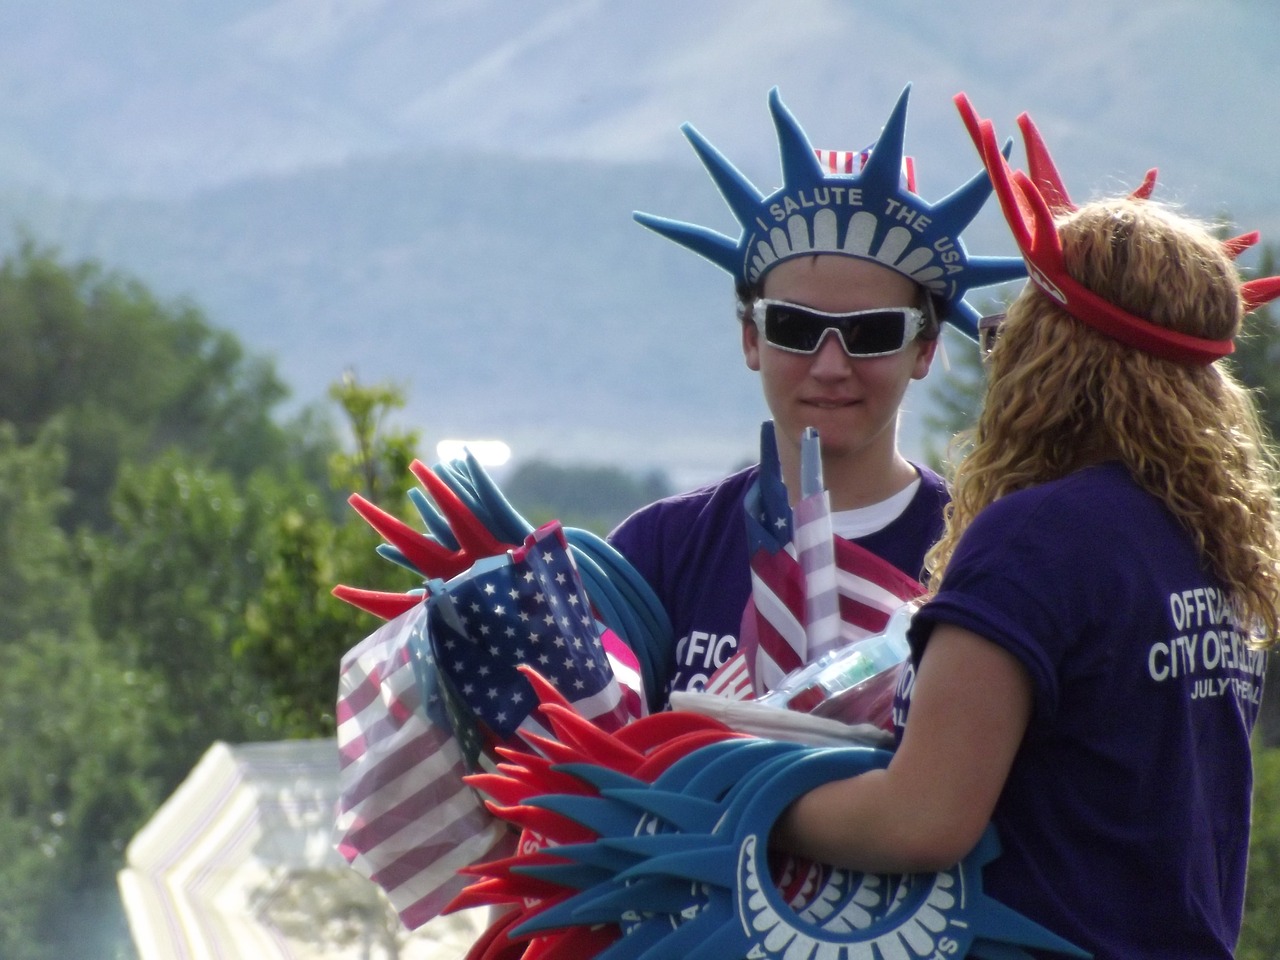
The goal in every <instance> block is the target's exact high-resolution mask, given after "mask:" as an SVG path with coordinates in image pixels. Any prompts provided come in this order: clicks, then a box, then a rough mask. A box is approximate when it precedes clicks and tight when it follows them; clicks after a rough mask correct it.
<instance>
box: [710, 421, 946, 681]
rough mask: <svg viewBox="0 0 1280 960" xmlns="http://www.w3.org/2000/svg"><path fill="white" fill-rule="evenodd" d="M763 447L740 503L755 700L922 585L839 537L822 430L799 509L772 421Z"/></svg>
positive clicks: (805, 445)
mask: <svg viewBox="0 0 1280 960" xmlns="http://www.w3.org/2000/svg"><path fill="white" fill-rule="evenodd" d="M760 446H761V456H760V475H759V478H758V480H757V483H756V485H755V486H753V488H752V489H751V490H749V491H748V493H747V496H746V498H745V500H744V510H745V513H746V523H747V531H748V542H749V544H750V549H751V599H750V601H749V602H748V605H747V610H746V613H745V614H744V616H743V627H742V630H741V631H740V641H739V653H740V655H741V656H742V657H743V659H744V661H745V663H746V666H747V668H748V669H749V671H750V675H751V686H752V692H753V694H754V696H756V697H759V696H761V695H763V694H764V693H767V692H768V691H770V690H772V689H774V688H775V687H776V686H777V685H778V684H779V683H780V682H781V681H782V679H783V678H784V677H785V676H786V675H787V674H789V673H791V672H793V671H795V670H798V669H799V668H800V667H802V666H804V665H806V664H808V663H812V662H813V661H814V660H817V659H818V658H819V657H821V656H823V655H824V654H826V653H829V652H831V651H832V650H835V649H837V648H839V647H843V646H846V645H848V644H850V643H853V642H856V641H858V640H862V639H865V638H866V637H870V636H873V635H875V634H877V633H880V632H881V631H883V630H884V628H885V626H886V625H887V624H888V622H889V617H890V615H891V614H892V613H893V612H894V611H895V610H897V609H898V608H899V607H901V606H902V605H903V603H905V602H907V601H908V600H912V599H914V598H916V597H918V596H920V595H921V594H922V593H923V592H924V587H923V586H922V585H921V584H920V583H918V582H917V581H915V580H913V579H911V578H910V577H908V576H907V575H906V574H904V573H902V572H901V571H900V570H898V569H897V568H896V567H894V566H893V565H892V564H890V563H888V562H887V561H885V560H882V559H881V558H880V557H877V556H876V555H875V554H873V553H871V552H870V551H868V550H866V549H864V548H862V547H860V546H858V545H857V544H855V543H851V542H850V541H848V540H844V539H843V538H841V537H837V536H835V535H834V533H833V531H832V527H831V509H830V500H829V498H828V496H827V494H826V492H825V490H824V489H823V487H822V479H821V460H820V457H819V451H820V448H819V443H818V435H817V432H816V431H814V430H812V429H810V430H808V431H806V433H805V436H804V438H803V439H802V447H801V473H802V477H801V494H802V496H801V498H800V500H799V501H798V502H797V504H796V508H795V510H794V513H793V511H792V509H791V507H790V505H789V504H788V502H787V493H786V487H785V485H784V484H783V482H782V473H781V468H780V466H779V464H778V455H777V443H776V439H775V437H774V434H773V425H772V423H766V424H765V425H764V428H762V430H761V443H760ZM732 664H733V661H732V660H731V661H730V662H729V663H727V664H725V666H724V667H723V668H722V671H724V672H725V673H726V675H727V676H732V675H733V674H734V671H735V670H736V669H737V668H736V667H733V668H731V665H732ZM716 679H717V678H716V677H712V681H711V682H715V681H716ZM722 684H723V681H722Z"/></svg>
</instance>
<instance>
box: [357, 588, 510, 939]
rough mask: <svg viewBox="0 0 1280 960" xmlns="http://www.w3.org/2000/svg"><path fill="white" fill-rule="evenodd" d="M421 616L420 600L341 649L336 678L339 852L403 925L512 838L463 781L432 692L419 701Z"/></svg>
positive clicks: (456, 748)
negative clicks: (461, 872)
mask: <svg viewBox="0 0 1280 960" xmlns="http://www.w3.org/2000/svg"><path fill="white" fill-rule="evenodd" d="M426 622H427V610H426V607H425V605H422V604H419V605H418V606H417V607H414V608H413V609H412V610H409V611H408V612H406V613H404V614H401V615H400V616H399V617H397V618H396V619H395V620H392V621H390V622H388V623H386V624H384V625H383V626H382V627H381V628H380V629H379V630H377V631H376V632H375V633H373V634H372V635H371V636H369V637H367V638H366V639H365V640H364V641H363V642H361V643H360V644H358V645H357V646H356V647H354V648H353V649H352V650H351V651H349V652H348V653H347V655H346V656H345V657H344V658H343V661H342V668H341V673H340V675H339V680H338V713H337V720H338V754H339V782H340V785H341V794H340V797H339V800H338V816H337V823H336V831H337V834H338V850H339V852H341V853H342V855H343V856H344V857H345V858H346V859H347V861H348V862H349V863H350V864H351V866H352V867H354V868H355V869H356V870H357V871H358V872H359V873H361V874H363V875H364V876H366V877H368V878H369V879H370V880H372V881H373V882H374V883H376V884H378V886H380V887H381V888H382V889H383V890H384V891H385V892H386V894H387V897H388V898H389V899H390V901H391V904H392V906H393V907H394V908H395V910H396V912H397V913H398V914H399V915H400V919H401V921H402V922H403V923H404V925H405V926H406V927H408V928H409V929H411V930H414V929H417V928H418V927H420V926H422V924H424V923H426V922H427V921H428V920H430V919H431V918H433V917H435V916H437V915H438V914H439V913H440V911H441V910H442V909H443V908H444V906H445V905H446V904H447V903H448V902H449V901H450V900H452V899H453V897H454V896H456V895H457V894H458V893H459V892H460V891H461V890H462V889H463V888H464V887H465V886H466V884H467V881H466V879H465V878H463V877H459V876H458V874H457V870H458V869H459V868H461V867H465V866H468V865H469V864H471V863H474V862H476V861H478V860H488V859H490V858H492V857H495V856H499V855H502V854H504V853H505V852H506V851H507V847H508V846H509V845H510V843H511V838H510V835H509V833H508V831H507V830H506V828H505V827H504V826H503V825H502V824H500V823H499V822H497V821H496V820H494V819H493V817H492V816H490V815H489V812H488V811H487V810H485V808H484V806H483V805H482V804H481V802H480V800H479V799H478V798H477V797H476V795H475V793H474V792H473V791H472V790H471V788H470V787H468V786H467V785H466V784H464V783H463V782H462V777H463V776H464V775H465V774H466V773H467V769H466V764H465V763H464V760H463V751H462V747H461V745H460V744H459V742H458V741H457V740H456V739H455V738H454V736H453V731H452V729H451V728H450V726H449V724H448V721H447V720H446V719H445V717H444V714H443V702H442V701H441V699H440V698H439V695H438V692H430V691H428V692H427V693H426V696H427V698H428V702H427V703H424V698H423V689H422V687H420V686H419V683H418V680H417V677H416V676H415V669H414V664H413V662H412V654H411V651H412V650H413V649H415V648H417V649H424V648H426V646H427V645H426V644H424V643H422V642H421V640H422V634H423V631H424V630H425V627H426ZM415 640H417V641H419V642H417V643H415V642H414V641H415ZM424 666H425V667H426V669H424V670H420V671H419V672H421V673H424V674H425V675H426V676H428V677H430V676H433V673H434V671H433V670H432V669H431V665H430V664H426V665H424Z"/></svg>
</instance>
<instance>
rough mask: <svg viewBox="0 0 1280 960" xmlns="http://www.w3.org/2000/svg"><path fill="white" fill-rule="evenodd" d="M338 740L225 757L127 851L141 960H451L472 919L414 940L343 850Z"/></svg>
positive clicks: (474, 928) (257, 748)
mask: <svg viewBox="0 0 1280 960" xmlns="http://www.w3.org/2000/svg"><path fill="white" fill-rule="evenodd" d="M337 795H338V752H337V746H336V744H335V743H334V741H332V740H307V741H281V742H273V743H253V744H243V745H238V746H232V745H229V744H226V743H220V742H219V743H214V744H213V745H212V746H211V747H210V748H209V750H208V751H207V752H206V753H205V755H204V756H203V757H202V758H201V760H200V762H199V763H198V764H196V766H195V768H194V769H193V770H192V771H191V774H190V775H189V776H188V777H187V779H186V780H185V781H184V782H183V783H182V784H181V785H180V786H179V787H178V789H177V790H176V791H174V793H173V795H172V796H171V797H170V798H169V799H168V800H167V801H166V802H165V803H164V804H163V805H162V806H161V807H160V809H159V810H158V811H157V812H156V813H155V815H154V816H153V817H152V818H151V820H150V821H148V822H147V824H146V825H145V826H144V827H143V828H142V829H141V830H140V831H139V832H138V834H137V835H136V836H135V837H134V838H133V840H132V841H131V842H130V844H129V847H128V849H127V851H126V857H125V861H126V863H125V868H124V869H123V870H122V871H121V872H120V874H119V885H120V893H121V896H122V898H123V901H124V907H125V912H126V914H127V916H128V919H129V928H130V931H131V933H132V935H133V940H134V943H135V945H136V947H137V950H138V956H139V957H140V958H141V960H232V958H235V960H238V958H253V960H276V958H280V960H295V958H296V960H302V958H306V960H328V958H333V960H339V958H341V960H357V958H359V960H373V958H400V960H410V958H413V960H427V958H432V960H435V958H439V960H445V958H448V960H453V958H458V957H461V956H463V955H464V954H465V953H466V951H467V949H468V948H469V947H470V946H471V944H472V943H474V941H475V939H476V937H477V936H478V935H479V933H480V931H481V930H482V929H483V925H484V918H483V917H477V916H474V915H461V916H458V917H449V918H442V919H441V920H437V921H434V922H433V923H430V924H428V925H427V926H425V927H423V928H421V929H420V930H418V931H416V932H414V933H413V934H409V933H408V932H407V931H405V930H404V929H403V928H402V927H401V926H400V923H399V920H398V919H397V918H396V916H395V913H394V911H393V910H392V909H391V907H390V905H389V904H388V903H387V902H386V900H385V898H384V897H383V895H382V893H381V891H380V890H378V889H377V887H375V886H374V885H373V884H371V883H369V882H368V881H367V880H365V879H364V878H363V877H361V876H359V875H358V874H357V873H356V872H355V871H354V870H352V869H351V868H350V867H348V866H347V864H346V862H345V861H344V860H343V859H342V857H341V856H339V855H338V853H337V851H336V850H335V849H334V847H333V820H334V809H335V804H336V802H337Z"/></svg>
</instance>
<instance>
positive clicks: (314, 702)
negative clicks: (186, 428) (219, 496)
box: [234, 374, 418, 737]
mask: <svg viewBox="0 0 1280 960" xmlns="http://www.w3.org/2000/svg"><path fill="white" fill-rule="evenodd" d="M330 397H331V398H332V399H333V400H334V401H335V402H337V403H338V404H339V406H340V407H341V409H342V412H343V414H344V415H345V417H346V420H347V427H348V428H349V431H350V436H351V438H352V447H353V448H352V450H351V451H350V452H346V451H338V452H335V453H334V454H333V455H332V456H331V458H330V485H331V487H332V488H333V489H334V490H335V491H341V492H359V493H362V494H363V495H364V496H366V497H367V498H368V499H370V500H371V501H373V502H375V503H377V504H378V505H379V506H380V507H381V508H382V509H384V510H387V511H388V512H390V513H399V512H403V511H407V510H408V509H409V502H408V499H407V497H406V491H407V490H408V488H409V487H410V486H412V485H413V483H414V480H413V475H412V473H410V471H409V463H410V462H411V461H412V460H413V451H414V449H415V448H416V446H417V444H418V436H417V434H416V433H414V432H412V431H397V430H391V429H388V428H387V426H386V420H387V418H388V416H389V415H390V414H391V413H393V412H394V411H396V410H399V409H400V408H402V407H403V406H404V398H403V395H402V393H401V392H400V391H399V390H398V389H396V388H394V387H391V386H387V385H383V384H375V385H371V386H369V385H363V384H361V383H359V382H358V381H357V380H356V379H355V377H354V376H352V375H351V374H347V375H346V376H344V377H343V379H342V380H341V381H340V382H339V383H336V384H334V385H333V386H332V387H331V388H330ZM298 489H299V488H297V487H296V486H295V487H294V488H293V491H294V492H292V493H291V492H290V490H289V489H288V488H286V487H281V486H279V485H278V484H276V483H273V482H269V481H268V480H267V478H259V479H258V481H257V482H256V483H255V484H254V486H253V489H252V491H251V493H250V496H252V497H255V498H257V499H258V500H260V501H262V502H273V503H275V504H277V505H278V506H277V508H276V509H274V510H272V511H271V515H270V516H269V517H268V518H266V520H265V523H264V527H263V534H264V537H265V541H264V544H263V547H262V551H261V552H262V557H263V569H262V582H261V584H260V589H259V590H258V591H257V593H256V594H255V595H254V596H253V597H252V598H250V599H249V603H248V606H247V608H246V610H245V617H244V623H243V625H242V630H241V633H240V635H239V637H238V639H237V641H236V644H235V648H234V651H235V656H236V658H237V662H238V663H239V664H240V665H241V666H242V667H243V668H244V669H245V670H247V671H248V672H250V673H252V674H254V675H255V676H258V677H261V678H262V681H263V684H264V689H265V690H266V701H265V707H266V710H267V713H268V715H269V717H270V724H271V726H272V728H273V729H275V730H277V731H279V732H280V733H281V734H282V735H284V736H291V737H314V736H331V735H333V733H334V731H335V720H334V704H335V700H336V697H337V689H338V668H339V664H340V662H341V659H342V655H343V654H344V653H345V652H346V651H347V650H349V649H350V648H351V647H353V646H355V645H356V643H358V642H359V641H360V639H361V638H362V637H364V636H366V635H367V634H369V633H372V632H373V630H374V629H376V628H377V626H378V621H377V620H376V619H375V618H373V617H372V616H371V615H370V614H368V613H365V612H364V611H362V610H359V609H357V608H355V607H352V606H350V605H348V604H346V603H343V602H342V601H340V600H338V599H336V598H335V597H333V596H332V595H331V592H330V591H331V590H332V589H333V587H334V586H335V585H336V584H338V583H345V584H349V585H351V586H358V587H363V588H366V589H381V590H388V591H394V592H402V591H404V590H406V589H408V588H409V587H411V586H415V585H416V584H415V583H414V581H413V579H412V575H410V574H408V573H407V572H406V571H404V570H402V569H400V568H398V567H396V566H394V565H393V564H391V563H389V562H387V561H386V560H384V559H382V557H381V556H379V555H378V554H377V552H376V547H377V545H378V543H379V542H381V541H380V540H379V538H378V536H377V534H376V533H374V532H373V530H371V529H370V528H369V526H368V525H367V524H366V523H365V522H364V520H363V519H361V518H360V517H359V515H358V514H356V513H355V511H354V510H349V509H348V510H345V511H343V513H342V514H341V516H340V517H338V518H337V519H336V520H334V519H331V518H330V517H329V515H328V514H327V512H326V510H325V509H324V502H323V501H322V499H321V498H320V497H318V496H316V495H315V494H312V495H310V496H303V495H301V494H300V493H299V492H297V491H298ZM406 519H408V518H407V517H406Z"/></svg>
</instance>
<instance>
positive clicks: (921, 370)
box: [911, 335, 942, 380]
mask: <svg viewBox="0 0 1280 960" xmlns="http://www.w3.org/2000/svg"><path fill="white" fill-rule="evenodd" d="M941 339H942V336H941V335H939V336H937V337H935V338H934V339H932V340H917V341H916V342H917V343H918V344H919V349H920V352H919V353H918V354H916V363H915V366H913V367H912V368H911V379H912V380H923V379H924V378H925V377H926V376H927V375H928V373H929V367H930V366H932V364H933V357H934V354H936V353H937V352H938V341H939V340H941Z"/></svg>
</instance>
